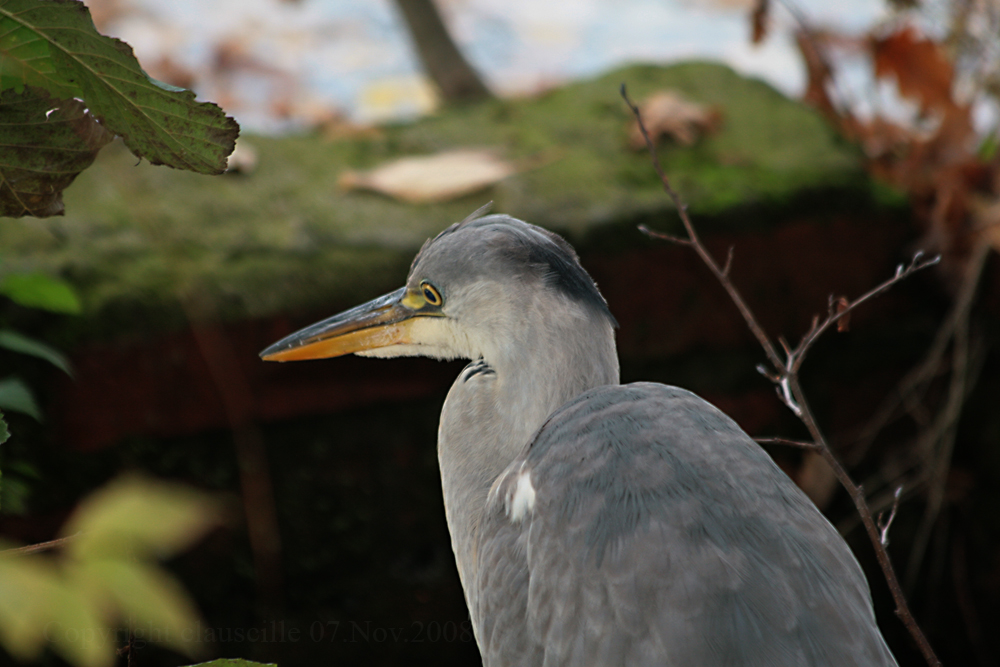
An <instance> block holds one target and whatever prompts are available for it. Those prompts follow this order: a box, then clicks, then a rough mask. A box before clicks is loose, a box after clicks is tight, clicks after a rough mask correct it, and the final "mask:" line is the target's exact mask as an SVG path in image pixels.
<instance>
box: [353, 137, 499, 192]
mask: <svg viewBox="0 0 1000 667" xmlns="http://www.w3.org/2000/svg"><path fill="white" fill-rule="evenodd" d="M517 171H518V170H517V167H515V166H514V165H513V164H512V163H510V162H507V161H505V160H502V159H501V158H499V157H497V155H496V154H495V153H494V152H493V151H488V150H470V149H463V150H454V151H447V152H444V153H438V154H437V155H429V156H423V157H407V158H401V159H398V160H393V161H392V162H388V163H386V164H384V165H382V166H380V167H378V168H376V169H373V170H371V171H363V172H358V171H346V172H344V173H343V174H341V176H340V179H339V180H338V185H339V186H340V187H342V188H344V189H348V190H352V189H365V190H374V191H375V192H380V193H382V194H385V195H389V196H390V197H394V198H396V199H401V200H403V201H408V202H412V203H422V202H440V201H448V200H450V199H456V198H458V197H462V196H464V195H468V194H472V193H473V192H477V191H479V190H482V189H484V188H487V187H489V186H491V185H494V184H496V183H498V182H500V181H502V180H503V179H505V178H507V177H508V176H510V175H512V174H514V173H516V172H517Z"/></svg>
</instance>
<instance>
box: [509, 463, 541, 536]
mask: <svg viewBox="0 0 1000 667" xmlns="http://www.w3.org/2000/svg"><path fill="white" fill-rule="evenodd" d="M534 508H535V487H534V486H532V484H531V471H530V470H528V471H524V472H522V473H521V474H519V475H518V476H517V484H516V486H515V487H514V493H513V494H512V495H511V497H510V501H509V502H508V504H507V516H509V517H510V520H511V521H513V522H514V523H518V522H519V521H520V520H521V519H522V518H524V515H525V514H528V513H529V512H531V511H532V510H534Z"/></svg>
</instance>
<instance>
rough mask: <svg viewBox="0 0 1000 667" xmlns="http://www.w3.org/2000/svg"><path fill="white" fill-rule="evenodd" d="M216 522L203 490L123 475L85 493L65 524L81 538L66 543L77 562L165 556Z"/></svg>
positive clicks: (65, 529) (214, 510) (215, 513)
mask: <svg viewBox="0 0 1000 667" xmlns="http://www.w3.org/2000/svg"><path fill="white" fill-rule="evenodd" d="M218 523H219V513H218V511H217V508H216V505H215V503H214V502H213V501H212V500H211V499H210V498H209V497H208V496H207V495H206V494H204V493H200V492H198V491H195V490H193V489H190V488H185V487H182V486H178V485H174V484H170V485H168V484H164V483H162V482H157V481H155V480H151V479H141V478H138V477H126V478H123V479H119V480H116V481H114V482H111V483H109V484H108V485H107V486H105V487H104V488H102V489H100V490H98V491H96V492H95V493H93V494H91V495H90V496H88V497H87V498H86V499H85V500H84V501H83V502H82V503H81V504H80V505H79V506H78V507H77V509H76V511H75V512H74V513H73V516H71V517H70V519H69V520H68V521H67V522H66V525H65V526H64V527H63V534H66V535H73V534H76V533H79V537H77V538H76V539H74V540H73V541H72V542H71V543H70V544H69V545H68V547H67V548H68V551H69V553H70V555H72V556H73V557H75V558H78V559H80V560H87V559H92V558H95V557H107V556H114V555H119V556H121V555H129V554H130V555H132V556H135V557H137V558H142V557H144V556H147V555H155V556H158V557H161V558H166V557H169V556H172V555H174V554H176V553H177V552H178V551H180V550H182V549H184V548H185V547H187V546H189V545H190V544H192V543H193V542H194V541H195V540H197V539H198V538H200V537H201V536H202V535H203V534H204V533H205V531H206V530H207V529H208V528H210V527H212V526H214V525H217V524H218Z"/></svg>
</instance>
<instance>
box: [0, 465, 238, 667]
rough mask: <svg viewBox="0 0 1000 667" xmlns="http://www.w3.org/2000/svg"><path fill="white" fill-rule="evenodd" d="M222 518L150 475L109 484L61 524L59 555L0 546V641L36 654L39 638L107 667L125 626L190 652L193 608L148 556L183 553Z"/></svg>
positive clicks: (81, 666)
mask: <svg viewBox="0 0 1000 667" xmlns="http://www.w3.org/2000/svg"><path fill="white" fill-rule="evenodd" d="M219 519H220V514H219V511H218V508H217V507H216V505H215V503H214V502H212V501H211V500H209V499H208V497H207V496H205V495H204V494H202V493H199V492H196V491H193V490H191V489H187V488H184V487H180V486H175V485H168V484H164V483H160V482H156V481H153V480H148V479H139V478H134V477H133V478H125V479H120V480H117V481H115V482H112V483H111V484H109V485H108V486H106V487H105V488H103V489H101V490H99V491H97V492H96V493H94V494H93V495H91V496H90V497H88V498H87V499H85V500H84V501H83V502H82V503H81V504H80V506H79V507H78V508H77V509H76V511H75V513H74V514H73V515H72V516H71V517H70V519H69V520H68V521H67V523H66V525H65V526H64V528H63V535H64V536H65V537H66V540H67V541H66V544H65V545H64V547H63V549H62V554H61V556H60V557H58V558H54V557H50V556H45V555H40V554H27V555H23V554H21V553H19V552H18V551H17V550H8V551H5V552H0V643H2V644H3V645H4V647H5V648H6V649H7V650H8V651H9V652H10V653H11V654H12V655H13V656H14V657H16V658H18V659H21V660H33V659H35V658H37V657H38V655H39V654H40V653H41V651H42V650H43V648H44V647H45V646H46V644H48V645H50V646H51V647H52V648H53V649H54V650H55V651H56V652H58V653H59V654H60V655H61V656H62V657H63V658H65V659H66V660H67V661H69V662H70V663H72V664H74V665H76V666H77V667H110V666H111V665H112V664H114V661H115V650H116V648H117V641H116V640H117V639H118V637H117V636H116V634H115V632H114V628H115V627H116V625H117V626H119V627H125V626H126V625H128V626H129V627H130V628H131V629H133V630H134V631H135V632H136V634H137V636H138V635H141V634H142V633H144V632H148V633H149V635H148V636H156V637H157V638H158V639H160V640H161V641H163V642H164V643H165V644H167V645H168V646H170V647H172V648H174V649H176V650H178V651H180V652H181V653H184V654H185V655H187V656H189V657H196V656H197V653H198V650H199V646H200V645H199V644H198V643H197V641H196V639H197V637H196V634H195V633H194V631H193V628H194V627H195V625H196V623H197V622H198V613H197V611H196V609H195V608H194V606H193V604H192V603H191V601H190V599H189V598H188V596H187V594H186V593H185V591H184V590H183V589H182V588H181V586H180V585H179V584H178V582H177V581H176V580H175V579H173V578H172V577H171V576H170V575H169V574H168V573H166V572H165V571H164V570H163V569H162V568H160V567H159V566H158V565H157V564H156V562H155V560H154V559H155V558H167V557H170V556H173V555H176V554H177V553H179V552H181V551H183V550H185V549H186V548H188V547H189V546H191V544H192V543H193V542H194V541H196V540H197V539H199V538H200V537H201V536H202V535H204V533H205V532H206V531H207V530H208V529H209V528H211V527H213V526H214V525H217V524H218V523H219Z"/></svg>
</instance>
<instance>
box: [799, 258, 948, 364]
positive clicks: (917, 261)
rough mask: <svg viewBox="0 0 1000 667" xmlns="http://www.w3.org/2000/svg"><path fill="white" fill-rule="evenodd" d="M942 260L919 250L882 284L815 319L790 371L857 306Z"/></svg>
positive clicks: (801, 342)
mask: <svg viewBox="0 0 1000 667" xmlns="http://www.w3.org/2000/svg"><path fill="white" fill-rule="evenodd" d="M940 261H941V256H940V255H935V256H934V257H929V258H924V256H923V253H922V252H917V253H916V254H915V255H914V256H913V259H912V260H910V263H909V264H907V265H903V264H900V265H899V266H897V267H896V273H895V274H894V275H893V276H892V277H891V278H889V279H888V280H886V281H884V282H883V283H882V284H880V285H876V286H875V287H873V288H872V289H870V290H868V291H867V292H865V293H864V294H862V295H861V296H859V297H858V298H857V299H855V300H854V301H850V302H848V303H847V304H846V305H843V306H842V307H840V308H838V309H835V310H834V309H831V310H830V311H829V312H828V313H827V316H826V319H824V320H823V321H822V322H820V323H818V324H817V323H816V320H813V326H812V327H810V328H809V331H807V332H806V334H805V335H804V336H803V337H802V339H801V340H800V341H799V344H798V345H796V346H795V349H794V350H792V351H791V353H790V355H789V356H790V358H791V360H792V361H791V363H790V364H789V369H788V370H789V373H797V372H798V371H799V369H800V368H802V362H803V361H805V358H806V353H807V352H808V351H809V348H811V347H812V345H813V343H815V342H816V340H817V339H818V338H819V337H820V336H822V335H823V333H824V332H825V331H826V330H827V329H829V328H830V327H831V326H833V325H834V324H836V323H837V322H839V321H840V320H841V319H843V318H845V317H847V316H848V315H850V313H851V312H852V311H853V310H854V309H855V308H857V307H858V306H860V305H861V304H863V303H865V302H867V301H870V300H871V299H874V298H875V297H877V296H878V295H880V294H882V293H883V292H885V291H886V290H888V289H889V288H890V287H892V286H893V285H895V284H896V283H898V282H901V281H903V280H906V279H907V278H909V277H910V276H911V275H913V274H914V273H916V272H917V271H922V270H923V269H926V268H928V267H931V266H934V265H935V264H937V263H938V262H940Z"/></svg>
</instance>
